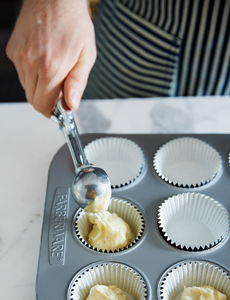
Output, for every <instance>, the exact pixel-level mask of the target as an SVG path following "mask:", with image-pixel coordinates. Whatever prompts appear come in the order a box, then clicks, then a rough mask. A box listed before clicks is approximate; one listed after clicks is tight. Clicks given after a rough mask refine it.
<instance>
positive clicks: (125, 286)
mask: <svg viewBox="0 0 230 300" xmlns="http://www.w3.org/2000/svg"><path fill="white" fill-rule="evenodd" d="M97 284H99V285H107V286H108V285H115V286H117V287H118V288H120V289H121V290H122V291H123V292H124V294H126V296H127V297H128V299H129V300H135V299H138V300H145V299H147V293H148V291H147V285H146V282H145V280H144V279H143V277H142V276H141V275H140V274H139V273H138V272H137V271H136V270H135V269H133V268H132V267H130V266H128V265H125V264H122V263H118V262H101V263H100V264H92V265H89V266H87V267H86V268H84V269H83V270H81V271H80V272H79V273H78V274H76V276H74V278H73V279H72V281H71V283H70V285H69V289H68V297H67V299H68V300H85V299H86V298H87V297H88V295H89V292H90V289H91V288H92V287H93V286H95V285H97Z"/></svg>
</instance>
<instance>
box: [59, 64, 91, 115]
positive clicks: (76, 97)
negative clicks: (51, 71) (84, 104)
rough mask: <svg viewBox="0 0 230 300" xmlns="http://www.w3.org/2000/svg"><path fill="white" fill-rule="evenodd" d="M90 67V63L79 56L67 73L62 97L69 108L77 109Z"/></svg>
mask: <svg viewBox="0 0 230 300" xmlns="http://www.w3.org/2000/svg"><path fill="white" fill-rule="evenodd" d="M91 68H92V65H89V63H88V62H87V60H85V59H81V58H80V59H79V60H78V62H77V64H76V65H75V66H74V68H73V69H72V70H71V71H70V72H69V74H68V75H67V77H66V79H65V82H64V99H65V103H66V105H67V106H68V107H69V108H70V109H73V110H76V109H78V107H79V105H80V101H81V97H82V94H83V92H84V89H85V87H86V84H87V80H88V76H89V72H90V70H91Z"/></svg>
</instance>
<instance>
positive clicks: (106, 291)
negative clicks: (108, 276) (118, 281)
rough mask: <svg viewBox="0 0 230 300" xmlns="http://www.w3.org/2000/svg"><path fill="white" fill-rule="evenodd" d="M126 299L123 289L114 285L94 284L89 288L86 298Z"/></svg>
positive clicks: (101, 299) (93, 299)
mask: <svg viewBox="0 0 230 300" xmlns="http://www.w3.org/2000/svg"><path fill="white" fill-rule="evenodd" d="M108 299H110V300H128V298H127V297H126V296H125V294H124V293H123V291H122V290H121V289H119V288H117V287H116V286H115V285H109V286H105V285H98V284H97V285H96V286H94V287H92V288H91V290H90V293H89V296H88V297H87V298H86V300H108Z"/></svg>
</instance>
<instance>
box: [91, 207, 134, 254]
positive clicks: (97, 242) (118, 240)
mask: <svg viewBox="0 0 230 300" xmlns="http://www.w3.org/2000/svg"><path fill="white" fill-rule="evenodd" d="M88 216H89V221H90V222H91V223H92V224H93V229H92V231H91V232H90V233H89V235H88V241H89V243H90V245H92V246H93V247H95V248H97V249H102V250H103V251H104V250H112V251H114V250H119V248H121V249H122V248H123V247H125V246H127V245H128V244H130V243H131V241H132V240H131V230H130V228H129V225H128V224H127V223H126V222H125V221H124V220H123V219H122V218H120V217H119V216H118V215H117V214H115V213H112V214H111V213H110V212H108V211H102V212H98V213H93V214H92V213H91V214H88Z"/></svg>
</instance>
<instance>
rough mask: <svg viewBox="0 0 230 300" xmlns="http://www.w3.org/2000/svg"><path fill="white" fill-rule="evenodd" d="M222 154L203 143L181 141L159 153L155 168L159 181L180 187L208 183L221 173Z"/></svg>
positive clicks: (161, 149) (175, 140)
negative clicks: (160, 179)
mask: <svg viewBox="0 0 230 300" xmlns="http://www.w3.org/2000/svg"><path fill="white" fill-rule="evenodd" d="M221 163H222V162H221V157H220V155H219V153H218V152H217V151H216V150H215V149H214V148H213V147H211V146H210V145H208V144H207V143H205V142H204V141H202V140H199V139H197V138H193V137H182V138H177V139H174V140H171V141H169V142H167V143H166V144H164V145H163V146H162V147H160V148H159V149H158V151H157V152H156V153H155V155H154V159H153V166H154V169H155V171H156V173H157V174H158V176H159V177H160V178H162V179H163V180H164V181H166V182H167V183H169V184H172V185H175V186H179V187H188V188H192V187H199V186H202V185H205V184H207V183H209V182H210V181H211V180H213V179H214V178H215V176H216V175H217V174H218V172H219V171H220V169H221Z"/></svg>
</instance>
